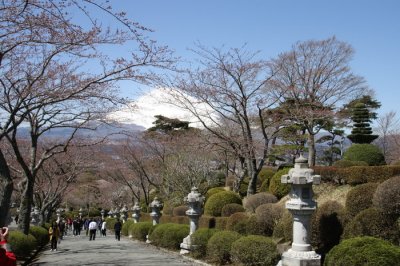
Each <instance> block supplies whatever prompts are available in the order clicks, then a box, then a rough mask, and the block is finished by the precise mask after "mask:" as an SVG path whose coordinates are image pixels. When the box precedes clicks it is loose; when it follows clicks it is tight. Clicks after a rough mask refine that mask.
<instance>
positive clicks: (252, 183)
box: [247, 159, 260, 197]
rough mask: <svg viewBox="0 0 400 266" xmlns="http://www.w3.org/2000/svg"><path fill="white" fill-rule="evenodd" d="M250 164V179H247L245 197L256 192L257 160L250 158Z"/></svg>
mask: <svg viewBox="0 0 400 266" xmlns="http://www.w3.org/2000/svg"><path fill="white" fill-rule="evenodd" d="M249 166H250V171H249V172H250V180H249V186H248V187H247V197H248V196H251V195H254V194H256V193H257V178H258V173H259V172H260V171H258V169H257V161H256V160H255V159H253V160H250V162H249Z"/></svg>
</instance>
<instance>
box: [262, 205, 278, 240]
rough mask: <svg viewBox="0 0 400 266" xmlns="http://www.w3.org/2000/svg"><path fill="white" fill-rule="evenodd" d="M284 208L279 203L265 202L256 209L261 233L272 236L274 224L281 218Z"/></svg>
mask: <svg viewBox="0 0 400 266" xmlns="http://www.w3.org/2000/svg"><path fill="white" fill-rule="evenodd" d="M283 213H284V209H283V207H282V206H281V205H278V204H273V203H267V204H263V205H261V206H259V207H258V208H257V209H256V218H257V221H258V224H259V226H260V227H261V228H260V229H261V232H262V235H265V236H272V233H273V231H274V229H275V226H276V225H277V224H278V221H279V220H280V219H281V218H282V215H283Z"/></svg>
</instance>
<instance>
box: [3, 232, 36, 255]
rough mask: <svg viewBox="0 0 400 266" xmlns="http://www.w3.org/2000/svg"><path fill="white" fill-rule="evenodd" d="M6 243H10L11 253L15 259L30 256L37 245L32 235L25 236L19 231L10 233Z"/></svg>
mask: <svg viewBox="0 0 400 266" xmlns="http://www.w3.org/2000/svg"><path fill="white" fill-rule="evenodd" d="M8 243H10V245H11V248H12V251H13V252H14V254H15V256H17V258H24V257H28V256H30V254H31V253H32V251H33V250H35V248H36V247H37V245H38V243H37V241H36V239H35V237H34V236H33V235H31V234H29V235H25V234H24V233H22V232H21V231H10V233H9V236H8Z"/></svg>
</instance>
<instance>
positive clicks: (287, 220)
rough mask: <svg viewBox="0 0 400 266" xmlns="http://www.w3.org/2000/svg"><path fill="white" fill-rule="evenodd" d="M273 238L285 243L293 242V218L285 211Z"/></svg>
mask: <svg viewBox="0 0 400 266" xmlns="http://www.w3.org/2000/svg"><path fill="white" fill-rule="evenodd" d="M272 236H273V237H274V238H276V239H281V240H283V241H284V242H289V241H292V238H293V216H292V214H291V213H290V212H289V211H288V210H287V209H285V210H284V212H283V215H282V217H281V219H279V220H278V223H277V224H276V226H275V228H274V232H273V233H272Z"/></svg>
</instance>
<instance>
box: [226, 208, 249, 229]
mask: <svg viewBox="0 0 400 266" xmlns="http://www.w3.org/2000/svg"><path fill="white" fill-rule="evenodd" d="M248 218H249V217H248V215H247V214H246V213H245V212H237V213H234V214H232V215H231V216H229V218H228V221H227V222H226V230H231V231H235V232H238V233H239V234H246V222H247V219H248Z"/></svg>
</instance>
